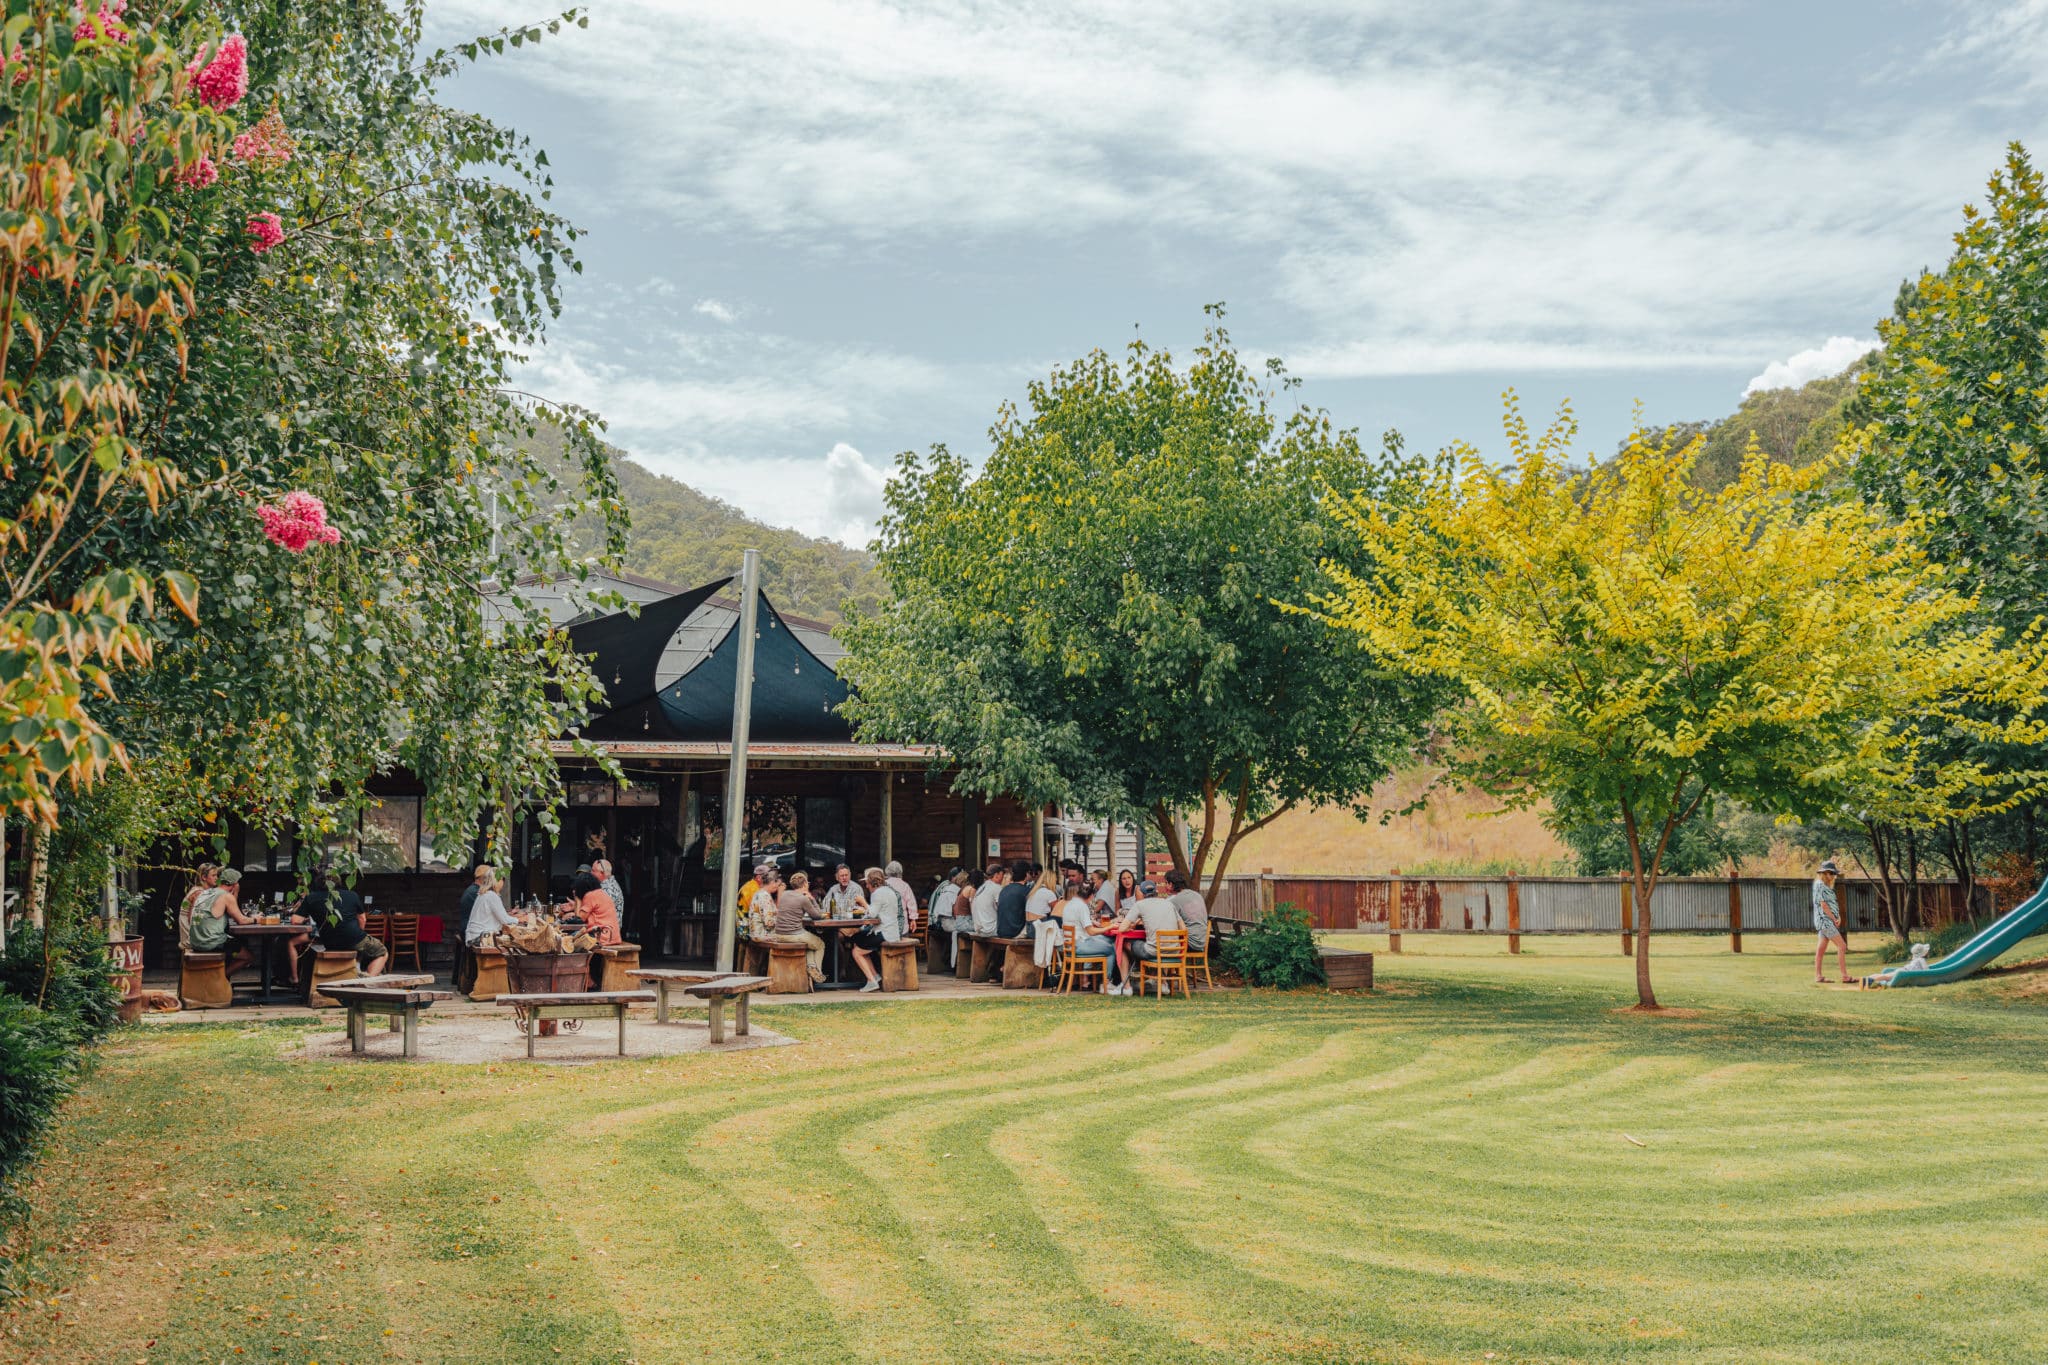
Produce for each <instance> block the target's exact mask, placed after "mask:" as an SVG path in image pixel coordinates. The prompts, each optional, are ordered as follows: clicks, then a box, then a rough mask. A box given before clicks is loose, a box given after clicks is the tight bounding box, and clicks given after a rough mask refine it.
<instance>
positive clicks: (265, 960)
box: [228, 922, 313, 1005]
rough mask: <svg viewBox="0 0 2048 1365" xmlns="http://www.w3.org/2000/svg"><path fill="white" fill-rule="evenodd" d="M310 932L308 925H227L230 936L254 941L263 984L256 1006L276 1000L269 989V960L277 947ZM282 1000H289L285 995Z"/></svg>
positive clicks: (310, 928) (231, 923)
mask: <svg viewBox="0 0 2048 1365" xmlns="http://www.w3.org/2000/svg"><path fill="white" fill-rule="evenodd" d="M312 932H313V926H312V925H310V924H235V923H233V922H230V923H229V924H228V933H229V935H230V936H232V937H234V938H250V939H255V940H256V943H255V945H254V946H255V949H256V963H257V970H258V971H259V972H261V973H262V982H263V990H262V993H261V994H259V995H257V997H256V1003H257V1004H259V1005H269V1004H273V1003H275V1001H276V999H277V997H276V996H275V995H273V994H272V993H271V989H270V981H271V971H270V959H271V958H272V956H274V955H275V953H276V949H277V945H278V944H279V943H282V942H286V941H288V940H290V939H291V937H292V936H293V935H294V934H310V933H312ZM284 998H285V999H287V1000H289V999H291V997H290V996H289V995H286V996H285V997H284Z"/></svg>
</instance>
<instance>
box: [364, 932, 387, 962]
mask: <svg viewBox="0 0 2048 1365" xmlns="http://www.w3.org/2000/svg"><path fill="white" fill-rule="evenodd" d="M390 952H391V950H390V949H389V948H386V947H385V946H384V940H382V939H380V938H378V937H377V936H376V935H374V934H364V935H363V941H362V942H361V943H358V944H357V945H356V966H357V967H358V968H362V967H367V966H369V965H370V964H371V963H372V962H375V961H376V960H377V959H378V958H380V957H387V956H389V955H390Z"/></svg>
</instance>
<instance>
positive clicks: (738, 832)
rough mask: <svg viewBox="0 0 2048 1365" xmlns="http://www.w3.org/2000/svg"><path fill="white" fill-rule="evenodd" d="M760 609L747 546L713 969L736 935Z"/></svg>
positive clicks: (724, 963) (724, 964)
mask: <svg viewBox="0 0 2048 1365" xmlns="http://www.w3.org/2000/svg"><path fill="white" fill-rule="evenodd" d="M760 613H761V555H760V552H759V551H758V550H749V551H747V555H746V560H745V562H744V563H743V565H742V567H741V569H740V619H739V621H738V622H737V623H736V624H735V625H734V626H733V629H734V630H736V631H738V632H739V633H740V658H739V670H738V676H737V677H736V678H735V679H734V681H733V689H732V764H731V766H730V767H728V768H727V769H726V774H725V856H724V858H723V859H721V860H720V861H721V866H720V867H719V876H718V887H719V898H718V963H717V966H718V970H719V971H721V972H729V971H731V970H732V954H733V941H734V939H735V938H737V937H738V931H739V922H738V920H739V917H738V905H737V904H736V902H737V901H738V900H739V898H740V844H741V842H742V841H743V840H745V838H746V833H747V733H748V730H749V728H750V727H751V726H752V724H753V719H754V631H755V623H756V622H757V621H758V619H759V617H760Z"/></svg>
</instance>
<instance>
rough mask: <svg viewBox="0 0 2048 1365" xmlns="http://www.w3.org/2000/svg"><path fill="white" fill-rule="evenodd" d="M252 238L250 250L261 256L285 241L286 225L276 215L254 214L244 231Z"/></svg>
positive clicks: (250, 216)
mask: <svg viewBox="0 0 2048 1365" xmlns="http://www.w3.org/2000/svg"><path fill="white" fill-rule="evenodd" d="M244 230H245V231H246V232H247V233H248V234H249V237H250V242H249V250H251V251H253V252H255V253H256V254H257V255H258V256H261V255H262V254H263V253H264V252H266V251H268V250H270V248H272V247H274V246H276V245H277V244H278V243H279V242H281V241H283V240H284V224H283V223H282V222H280V221H279V220H278V217H277V215H276V214H274V213H252V214H250V215H249V225H248V227H247V228H246V229H244Z"/></svg>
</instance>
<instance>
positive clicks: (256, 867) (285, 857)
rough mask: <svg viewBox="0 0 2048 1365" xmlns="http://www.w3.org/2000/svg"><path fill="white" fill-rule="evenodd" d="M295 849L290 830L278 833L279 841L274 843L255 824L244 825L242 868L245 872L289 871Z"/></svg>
mask: <svg viewBox="0 0 2048 1365" xmlns="http://www.w3.org/2000/svg"><path fill="white" fill-rule="evenodd" d="M295 851H296V850H295V849H294V846H293V841H292V836H291V832H290V831H289V830H287V831H286V832H284V833H283V834H280V835H278V836H277V842H276V843H275V844H273V843H271V842H270V841H269V840H267V839H265V838H264V837H263V831H262V830H260V829H258V828H256V827H255V826H254V825H244V826H243V827H242V861H241V868H242V871H244V872H289V871H291V870H292V858H293V856H294V854H295Z"/></svg>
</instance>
